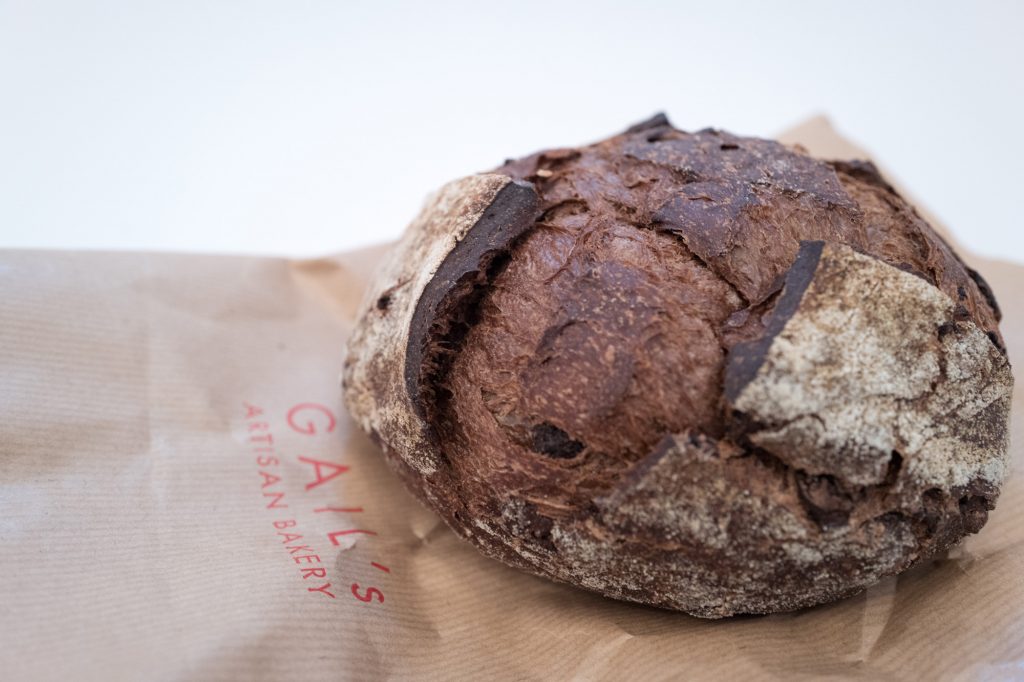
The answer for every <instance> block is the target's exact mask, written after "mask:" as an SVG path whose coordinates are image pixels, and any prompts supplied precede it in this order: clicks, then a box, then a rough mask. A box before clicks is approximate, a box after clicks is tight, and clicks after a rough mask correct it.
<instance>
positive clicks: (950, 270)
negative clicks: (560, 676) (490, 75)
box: [343, 117, 1013, 618]
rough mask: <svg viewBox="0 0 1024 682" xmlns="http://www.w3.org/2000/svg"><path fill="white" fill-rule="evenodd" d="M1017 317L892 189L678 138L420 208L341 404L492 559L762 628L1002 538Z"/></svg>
mask: <svg viewBox="0 0 1024 682" xmlns="http://www.w3.org/2000/svg"><path fill="white" fill-rule="evenodd" d="M998 316H999V312H998V308H997V306H996V304H995V300H994V298H993V297H992V294H991V291H990V290H989V289H988V287H987V285H985V283H984V280H983V279H981V277H980V276H979V275H978V274H977V273H975V272H973V271H971V270H970V269H969V268H966V266H964V265H963V263H962V262H961V261H960V259H959V258H958V257H957V256H956V254H955V253H954V252H953V251H952V250H951V249H950V247H949V246H948V245H947V244H945V242H943V241H942V240H941V238H939V237H938V236H937V235H936V234H935V233H934V231H932V230H931V228H930V227H929V226H928V225H927V224H926V223H925V222H924V221H923V220H922V219H921V218H920V217H919V216H917V214H916V213H915V212H914V211H913V209H912V208H911V207H909V206H908V205H907V204H906V203H905V202H904V201H903V200H902V199H901V198H900V197H899V196H898V195H897V194H896V193H895V191H894V190H893V189H892V188H891V187H890V186H889V185H888V184H887V183H886V182H885V181H884V180H883V179H882V178H881V177H880V176H879V175H878V172H877V170H875V169H874V167H873V166H871V165H870V164H867V163H864V162H831V163H829V162H824V161H818V160H815V159H812V158H810V157H808V156H807V155H806V154H804V153H803V152H802V151H801V150H799V149H794V148H788V147H784V146H782V145H780V144H778V143H775V142H770V141H765V140H758V139H753V138H741V137H736V136H733V135H729V134H727V133H724V132H720V131H713V130H706V131H701V132H699V133H695V134H687V133H683V132H681V131H678V130H676V129H674V128H672V127H671V126H670V125H669V124H668V122H667V121H666V120H664V118H663V117H656V118H654V119H652V120H651V121H647V122H645V123H643V124H640V125H638V126H634V127H633V128H631V129H630V130H628V131H627V132H626V133H623V134H622V135H618V136H615V137H612V138H610V139H608V140H605V141H603V142H600V143H598V144H596V145H592V146H590V147H585V148H582V149H568V150H553V151H548V152H543V153H540V154H535V155H533V156H530V157H526V158H524V159H521V160H518V161H512V162H509V163H507V164H505V165H504V166H503V167H502V168H500V169H498V170H497V171H496V172H494V173H488V174H482V175H476V176H471V177H468V178H464V179H462V180H458V181H455V182H453V183H450V184H449V185H446V186H445V187H444V188H443V189H442V190H441V191H440V192H439V193H438V194H437V195H435V196H434V197H433V198H432V199H431V200H430V201H428V203H427V205H426V206H425V207H424V209H423V211H422V213H421V214H420V216H419V217H418V218H417V219H416V220H415V221H414V222H413V223H412V225H410V227H409V229H408V230H407V231H406V233H405V235H404V236H403V238H402V240H401V242H400V243H399V244H398V245H397V246H396V248H395V249H394V251H393V252H392V254H391V256H390V258H389V259H388V261H387V263H386V264H385V265H384V266H383V267H382V268H381V270H380V272H379V273H378V276H377V278H376V279H375V281H374V282H373V284H372V285H371V287H370V290H369V291H368V294H367V298H366V300H365V303H364V313H363V315H362V317H361V318H360V320H359V322H358V324H357V326H356V328H355V330H354V332H353V334H352V337H351V338H350V340H349V344H348V356H347V359H346V363H345V369H344V375H343V380H344V390H345V399H346V403H347V405H348V407H349V409H350V411H351V413H352V415H353V417H354V418H355V419H356V420H357V421H358V422H359V424H360V425H361V427H362V428H363V429H364V430H365V431H367V432H368V433H370V434H371V435H372V436H373V437H374V438H375V439H376V440H377V442H378V443H380V444H381V446H382V449H383V451H384V453H385V455H386V457H387V459H388V461H389V462H390V463H391V465H392V467H393V468H394V469H395V470H396V471H397V472H398V473H399V474H400V475H401V476H402V477H403V478H404V480H405V482H406V484H407V486H408V487H409V489H410V490H412V491H413V492H414V493H415V494H417V495H418V496H419V497H420V499H422V500H423V501H424V502H425V503H426V504H427V505H429V506H430V507H431V508H433V509H434V510H435V511H436V512H437V513H438V514H440V515H441V516H442V517H443V518H444V519H445V521H446V522H447V523H448V525H449V526H450V527H451V528H452V529H453V530H455V531H456V532H457V533H459V535H461V536H462V537H464V538H466V539H468V540H469V541H470V542H472V543H474V544H475V545H476V546H477V547H478V548H479V549H480V550H481V551H483V552H484V553H485V554H487V555H488V556H491V557H494V558H497V559H499V560H501V561H503V562H505V563H508V564H510V565H513V566H517V567H519V568H522V569H525V570H528V571H530V572H533V573H536V574H538V575H543V576H546V577H549V578H553V579H556V580H560V581H564V582H567V583H571V584H574V585H577V586H580V587H583V588H586V589H590V590H594V591H596V592H600V593H601V594H605V595H607V596H610V597H615V598H620V599H626V600H630V601H636V602H641V603H646V604H653V605H656V606H661V607H666V608H672V609H678V610H682V611H686V612H688V613H691V614H694V615H697V616H702V617H712V618H714V617H722V616H728V615H732V614H736V613H770V612H775V611H785V610H792V609H796V608H801V607H804V606H809V605H813V604H818V603H822V602H826V601H831V600H834V599H837V598H840V597H842V596H845V595H848V594H851V593H855V592H857V591H860V590H863V589H864V588H866V587H867V586H869V585H870V584H872V583H874V582H876V581H877V580H879V579H880V578H882V577H884V576H886V575H891V574H894V573H897V572H899V571H902V570H905V569H906V568H908V567H909V566H911V565H913V564H914V563H916V562H918V561H920V560H922V559H923V558H925V557H928V556H931V555H934V554H935V553H936V552H939V551H942V550H944V549H945V548H947V547H949V546H950V545H951V544H953V543H955V542H957V541H958V540H959V539H960V538H962V537H963V536H964V535H965V534H966V533H973V532H977V531H978V530H979V529H980V528H981V526H982V525H983V524H984V523H985V521H986V519H987V514H988V511H989V510H990V509H992V508H993V507H994V504H995V501H996V498H997V497H998V492H999V487H1000V485H1001V483H1002V481H1003V478H1004V476H1005V467H1006V461H1007V460H1006V458H1007V446H1008V443H1007V439H1008V418H1009V404H1010V394H1011V389H1012V381H1013V380H1012V376H1011V373H1010V368H1009V364H1008V362H1007V360H1006V357H1005V353H1004V351H1003V348H1002V340H1001V337H1000V336H999V332H998V327H997V321H998Z"/></svg>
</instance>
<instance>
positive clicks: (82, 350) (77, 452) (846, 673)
mask: <svg viewBox="0 0 1024 682" xmlns="http://www.w3.org/2000/svg"><path fill="white" fill-rule="evenodd" d="M785 137H786V139H787V140H790V141H795V140H798V141H800V142H802V143H803V144H804V145H805V146H807V147H808V148H809V149H810V150H811V151H812V152H814V153H816V154H819V155H824V156H829V157H854V156H862V154H861V153H860V152H859V151H858V150H856V149H855V148H853V147H851V146H850V145H849V144H848V143H846V142H845V141H844V140H842V139H841V138H840V137H838V136H837V135H836V134H835V133H834V132H833V131H832V130H831V129H830V128H829V127H828V124H827V122H825V121H824V120H822V119H816V120H813V121H811V122H809V123H807V124H805V125H803V126H800V127H799V128H797V129H796V130H794V131H792V132H791V133H789V134H787V135H786V136H785ZM381 253H382V249H375V250H368V251H360V252H356V253H350V254H343V255H341V256H338V257H334V258H327V259H322V260H312V261H300V262H295V261H287V260H283V259H273V258H240V257H217V256H181V255H155V254H104V253H62V252H19V251H8V252H4V253H2V254H0V281H2V291H3V295H4V300H3V302H2V303H0V368H2V377H3V391H2V393H0V420H2V421H0V676H2V677H4V678H6V679H13V680H34V679H97V680H105V679H128V680H140V679H145V680H150V679H169V680H179V679H188V680H192V679H202V680H216V679H240V680H259V679H268V680H278V679H298V680H321V679H380V678H398V679H411V678H415V679H445V680H447V679H521V680H547V679H579V680H590V679H683V678H685V679H700V678H717V679H743V678H751V677H756V678H785V679H801V678H822V677H832V678H845V677H867V678H872V679H932V678H948V679H962V678H988V679H1010V678H1014V677H1020V676H1024V511H1022V509H1024V478H1022V477H1020V476H1018V477H1016V478H1012V479H1011V480H1010V482H1009V484H1008V485H1007V487H1006V488H1005V490H1004V493H1003V496H1002V498H1001V499H1000V501H999V505H998V508H997V509H996V511H995V512H994V513H993V514H992V515H991V520H990V522H989V524H988V525H987V526H986V527H985V528H984V530H983V531H982V532H981V533H980V535H977V536H974V537H971V538H969V539H968V540H967V541H966V542H965V543H963V545H962V546H961V547H958V548H957V549H956V550H955V551H954V552H952V553H951V555H950V556H949V557H948V558H945V559H942V560H938V561H934V562H932V563H931V564H930V565H927V566H921V567H919V568H917V569H915V570H913V571H911V572H909V573H907V574H904V575H902V576H900V577H898V578H893V579H890V580H887V581H885V582H883V583H881V584H880V585H878V586H876V587H874V588H872V589H870V590H869V591H868V592H867V593H865V594H862V595H860V596H856V597H853V598H850V599H847V600H845V601H842V602H839V603H836V604H832V605H828V606H824V607H819V608H814V609H810V610H805V611H801V612H798V613H792V614H785V615H776V616H770V617H741V618H732V619H728V620H724V621H702V620H698V619H694V618H690V617H688V616H685V615H681V614H677V613H670V612H666V611H659V610H656V609H651V608H645V607H640V606H634V605H629V604H624V603H619V602H615V601H611V600H608V599H604V598H601V597H599V596H596V595H593V594H589V593H586V592H583V591H580V590H576V589H573V588H571V587H567V586H564V585H557V584H554V583H550V582H547V581H544V580H541V579H538V578H534V577H532V576H529V575H525V574H523V573H520V572H517V571H515V570H513V569H510V568H506V567H504V566H502V565H501V564H498V563H496V562H494V561H490V560H488V559H485V558H483V557H481V556H479V555H478V554H477V553H476V551H475V550H474V549H473V548H472V547H470V546H469V545H467V544H465V543H463V542H462V541H460V540H458V539H457V538H456V537H455V535H454V534H452V533H451V532H449V531H448V530H447V529H446V527H445V526H444V525H443V524H442V523H441V522H440V521H439V520H438V519H437V518H436V517H435V516H434V515H433V514H431V513H430V512H428V511H426V510H425V509H423V508H422V507H421V506H419V504H417V503H416V502H415V501H414V500H413V498H412V497H411V496H410V495H409V494H407V493H406V492H405V491H404V490H403V488H402V487H401V486H400V485H399V483H398V481H397V479H396V478H395V477H393V476H392V475H391V474H390V472H389V471H388V470H387V468H386V467H385V465H384V463H383V460H382V458H381V457H380V455H379V454H378V453H377V452H376V451H375V449H374V447H373V446H372V445H371V443H370V442H369V440H368V439H367V438H365V437H364V436H363V435H362V434H361V433H359V432H358V431H357V430H356V429H354V428H353V424H352V423H351V422H350V421H349V419H348V418H347V417H346V415H345V413H344V411H343V408H342V405H341V401H340V391H339V386H338V373H339V370H340V367H341V363H342V357H343V345H344V339H345V336H346V333H347V331H348V328H349V326H350V324H351V322H352V319H353V316H354V315H355V314H356V312H357V309H358V306H359V301H360V296H361V293H362V291H361V290H362V288H363V286H364V284H365V282H366V280H367V277H368V275H369V273H370V272H371V271H372V269H373V267H374V264H375V262H376V260H377V259H378V257H379V256H380V254H381ZM971 260H972V262H973V264H974V265H975V267H977V268H978V269H979V270H981V271H982V272H983V273H984V275H985V277H987V278H988V280H989V282H990V283H991V284H992V286H993V288H994V289H995V291H996V293H997V295H998V296H999V300H1000V301H1001V303H1002V304H1003V306H1004V310H1005V319H1004V321H1003V330H1004V334H1005V337H1006V340H1007V343H1008V345H1009V350H1010V356H1011V360H1012V361H1013V362H1014V363H1015V364H1016V365H1017V366H1018V367H1019V366H1021V365H1022V360H1024V303H1022V302H1021V301H1020V300H1019V298H1018V297H1017V296H1015V294H1017V293H1018V292H1020V291H1021V288H1022V287H1024V268H1022V267H1017V266H1011V265H1008V264H1005V263H999V262H993V261H981V260H980V259H971ZM1020 398H1021V396H1020V395H1019V390H1018V395H1017V400H1016V406H1015V407H1016V411H1015V413H1014V424H1013V444H1014V445H1013V447H1014V450H1013V452H1014V457H1015V459H1016V460H1018V461H1019V459H1020V456H1021V443H1022V442H1024V438H1022V433H1021V428H1022V415H1024V401H1022V400H1021V399H1020Z"/></svg>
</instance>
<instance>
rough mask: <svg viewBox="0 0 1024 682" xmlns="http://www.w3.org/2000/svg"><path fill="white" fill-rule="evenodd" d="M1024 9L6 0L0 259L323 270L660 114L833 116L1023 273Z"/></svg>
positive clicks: (774, 120) (700, 122) (717, 121)
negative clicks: (472, 179) (32, 250)
mask: <svg viewBox="0 0 1024 682" xmlns="http://www.w3.org/2000/svg"><path fill="white" fill-rule="evenodd" d="M1022 28H1024V3H1017V2H1012V1H1007V2H962V1H959V2H928V3H925V2H920V3H911V2H896V1H895V0H887V1H884V2H864V1H859V2H842V3H840V2H825V1H819V2H788V3H769V2H749V3H738V2H720V1H717V0H714V1H712V0H702V1H701V2H696V3H683V2H660V3H659V2H636V1H634V2H628V3H627V2H623V3H605V2H598V1H594V0H591V1H588V2H578V3H559V2H553V1H549V2H526V1H521V2H503V3H486V2H480V1H478V2H467V3H450V2H441V1H438V0H429V1H421V2H411V3H407V4H393V3H384V2H371V1H367V2H359V3H355V2H344V1H343V0H330V1H323V2H315V1H311V2H301V1H296V2H284V1H282V0H273V1H271V2H260V1H257V0H248V1H245V2H214V1H203V2H161V3H149V2H142V1H140V0H122V1H115V2H81V1H70V0H68V1H65V2H52V1H51V2H47V1H38V0H36V1H32V2H18V1H14V2H12V1H10V0H0V246H17V247H70V248H99V249H146V250H154V249H158V250H176V251H216V252H239V253H267V254H288V255H318V254H324V253H329V252H332V251H337V250H341V249H347V248H351V247H354V246H358V245H362V244H368V243H371V242H376V241H381V240H385V239H389V238H392V237H394V236H396V235H397V234H398V232H399V231H400V230H401V229H402V228H403V226H404V225H405V223H406V222H407V221H408V220H409V219H410V218H411V217H412V216H413V215H414V213H415V212H416V210H417V208H418V206H419V204H420V202H421V201H422V199H423V197H424V195H425V194H426V193H427V192H428V191H430V190H432V189H433V188H435V187H437V186H438V185H440V184H441V183H443V182H444V181H446V180H448V179H450V178H453V177H456V176H460V175H465V174H467V173H470V172H474V171H478V170H484V169H487V168H489V167H492V166H494V165H496V164H498V163H500V162H501V161H502V160H503V159H504V158H506V157H508V156H518V155H522V154H525V153H528V152H531V151H534V150H536V149H538V148H543V147H546V146H564V145H571V144H578V143H582V142H587V141H591V140H595V139H598V138H601V137H604V136H605V135H608V134H610V133H613V132H617V131H619V130H620V129H622V128H624V127H626V126H627V125H628V124H630V123H633V122H635V121H637V120H640V119H643V118H646V117H648V116H649V115H651V114H652V113H654V112H656V111H659V110H664V111H666V112H667V113H668V114H669V116H670V118H671V119H672V121H673V122H674V123H675V124H676V125H677V126H679V127H682V128H684V129H696V128H701V127H704V126H708V125H712V126H715V127H721V128H726V129H729V130H731V131H733V132H737V133H744V134H754V135H762V136H770V135H772V134H773V133H776V132H778V131H780V130H781V129H783V128H785V127H787V126H789V125H791V124H794V123H796V122H798V121H800V120H801V119H803V118H805V117H807V116H808V115H811V114H815V113H826V114H828V115H829V116H830V117H831V118H832V120H833V122H834V123H835V124H836V125H837V127H838V128H839V129H840V130H841V131H842V132H843V133H844V134H846V135H848V136H849V137H851V138H852V139H854V140H855V141H857V142H859V143H861V144H862V145H864V146H866V147H867V148H868V149H870V150H871V151H872V152H873V153H874V154H875V156H876V157H877V158H878V159H879V160H880V161H881V162H882V163H883V164H884V165H886V166H888V167H889V168H890V169H891V170H893V171H894V172H895V174H896V176H897V177H898V178H899V179H900V180H901V181H902V182H904V183H905V185H906V186H907V187H908V188H909V189H910V191H911V192H913V193H914V194H916V195H918V196H919V197H920V198H921V199H922V200H923V201H925V202H926V203H927V204H928V205H929V206H930V207H932V208H933V209H934V210H935V211H936V212H937V213H938V215H939V216H940V217H941V218H942V219H943V220H945V221H946V222H947V223H948V224H949V226H950V227H951V228H952V229H953V231H954V233H955V234H956V235H957V237H958V238H959V239H960V240H961V241H962V242H963V243H965V244H966V245H968V246H969V247H970V248H972V249H974V250H976V251H978V252H981V253H984V254H988V255H996V256H1001V257H1004V258H1012V259H1016V260H1019V261H1024V230H1021V229H1020V228H1019V223H1020V220H1021V219H1020V217H1019V216H1020V215H1021V210H1022V209H1021V204H1020V199H1019V197H1020V195H1021V194H1022V191H1024V190H1022V187H1021V181H1022V180H1024V174H1022V173H1021V170H1020V169H1021V167H1022V164H1024V130H1022V129H1024V85H1022V83H1024V79H1022V68H1024V38H1022Z"/></svg>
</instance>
